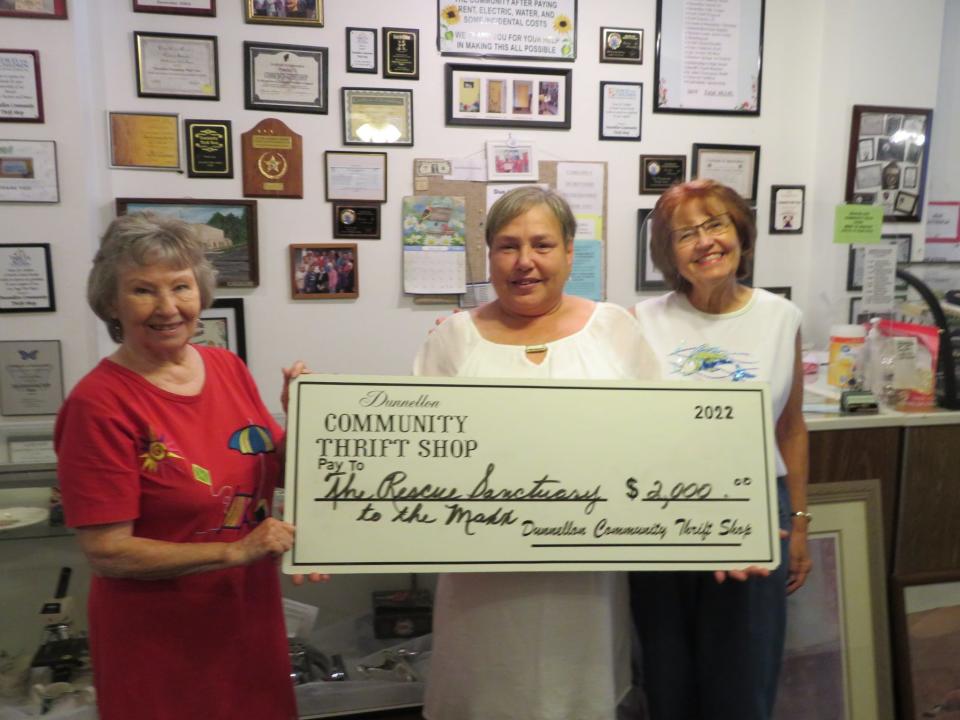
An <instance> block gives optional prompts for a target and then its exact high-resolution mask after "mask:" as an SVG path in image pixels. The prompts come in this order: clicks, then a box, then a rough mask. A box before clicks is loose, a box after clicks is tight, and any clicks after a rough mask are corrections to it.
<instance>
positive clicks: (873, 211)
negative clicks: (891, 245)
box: [833, 205, 883, 245]
mask: <svg viewBox="0 0 960 720" xmlns="http://www.w3.org/2000/svg"><path fill="white" fill-rule="evenodd" d="M882 229H883V207H881V206H880V205H837V211H836V214H835V215H834V218H833V241H834V242H835V243H841V244H847V245H849V244H854V243H856V244H858V245H863V244H867V243H878V242H880V233H881V231H882Z"/></svg>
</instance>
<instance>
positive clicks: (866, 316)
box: [847, 295, 907, 325]
mask: <svg viewBox="0 0 960 720" xmlns="http://www.w3.org/2000/svg"><path fill="white" fill-rule="evenodd" d="M893 299H894V301H895V303H902V302H906V301H907V296H906V295H894V296H893ZM896 315H897V313H896V308H895V307H892V308H890V312H886V313H883V312H864V311H863V296H861V295H854V296H853V297H851V298H850V311H849V313H848V316H847V322H848V323H850V324H851V325H863V324H864V323H867V322H870V318H875V317H884V318H890V319H895V318H896Z"/></svg>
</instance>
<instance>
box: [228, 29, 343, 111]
mask: <svg viewBox="0 0 960 720" xmlns="http://www.w3.org/2000/svg"><path fill="white" fill-rule="evenodd" d="M243 57H244V63H243V82H244V93H243V106H244V107H245V108H246V109H247V110H274V111H278V112H297V113H314V114H319V115H326V114H327V96H328V91H327V73H328V67H327V66H328V64H329V63H328V60H327V48H325V47H312V46H308V45H280V44H277V43H264V42H250V41H246V42H244V43H243Z"/></svg>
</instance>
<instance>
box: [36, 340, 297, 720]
mask: <svg viewBox="0 0 960 720" xmlns="http://www.w3.org/2000/svg"><path fill="white" fill-rule="evenodd" d="M195 347H197V350H198V351H199V352H200V354H201V357H202V359H203V362H204V366H205V369H206V376H205V380H204V386H203V389H202V390H201V392H200V393H199V394H198V395H194V396H182V395H176V394H174V393H170V392H167V391H165V390H161V389H160V388H158V387H156V386H154V385H152V384H150V383H149V382H148V381H147V380H145V379H144V378H143V377H141V376H140V375H138V374H137V373H134V372H132V371H130V370H127V369H126V368H123V367H121V366H120V365H117V364H116V363H114V362H112V361H110V360H103V361H101V362H100V364H99V365H98V366H97V367H96V368H94V370H93V371H92V372H90V374H88V375H87V376H86V377H85V378H83V379H82V380H81V381H80V382H79V383H78V384H77V386H76V387H75V388H74V389H73V391H72V392H71V393H70V396H69V397H68V398H67V401H66V402H65V403H64V405H63V408H62V409H61V410H60V414H59V416H58V417H57V425H56V430H55V439H54V441H55V445H56V450H57V475H58V478H59V482H60V487H61V490H62V492H63V505H64V511H65V515H66V519H67V524H69V525H70V526H72V527H82V526H85V525H103V524H108V523H116V522H125V521H131V522H133V534H134V535H136V536H138V537H147V538H152V539H156V540H164V541H169V542H232V541H235V540H238V539H240V538H242V537H243V536H244V535H246V534H247V533H249V532H250V531H251V530H252V529H253V528H254V527H255V526H256V525H257V523H258V522H259V521H260V520H261V519H262V518H264V517H266V516H268V515H269V514H270V502H271V498H272V495H273V489H274V486H275V485H276V482H277V479H278V477H279V473H280V464H279V458H278V453H277V448H278V447H279V444H280V443H281V442H282V441H283V430H282V429H281V428H280V426H279V425H277V423H276V422H275V421H274V419H273V417H272V416H271V415H270V413H269V412H268V411H267V409H266V408H265V407H264V405H263V401H262V400H261V399H260V395H259V393H258V392H257V389H256V386H255V385H254V382H253V379H252V378H251V377H250V373H249V372H248V370H247V368H246V366H245V365H244V364H243V362H242V361H240V359H239V358H237V357H236V356H235V355H233V354H231V353H229V352H226V351H224V350H219V349H214V348H205V347H199V346H195ZM88 611H89V620H90V645H91V658H92V661H93V667H94V678H95V682H96V686H97V694H98V698H97V704H98V708H99V712H100V717H101V720H130V719H131V718H138V720H148V719H150V720H152V719H155V720H167V719H168V718H169V719H170V720H183V719H184V718H204V720H213V719H215V718H230V719H231V720H234V719H236V718H256V719H257V720H290V719H291V718H295V717H296V703H295V700H294V695H293V686H292V683H291V681H290V676H289V672H290V663H289V655H288V651H287V642H286V636H285V629H284V624H283V612H282V608H281V600H280V587H279V581H278V577H277V570H276V566H275V564H274V562H273V560H272V559H271V558H264V559H262V560H260V561H258V562H256V563H253V564H251V565H247V566H244V567H238V568H230V569H226V570H216V571H211V572H200V573H195V574H193V575H184V576H182V577H178V578H172V579H169V580H149V581H147V580H122V579H115V578H102V577H94V578H93V582H92V584H91V588H90V598H89V607H88Z"/></svg>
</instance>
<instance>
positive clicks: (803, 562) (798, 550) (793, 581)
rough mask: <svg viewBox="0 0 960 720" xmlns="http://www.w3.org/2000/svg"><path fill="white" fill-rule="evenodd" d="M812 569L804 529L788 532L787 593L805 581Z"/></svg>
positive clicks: (799, 586) (794, 590) (795, 589)
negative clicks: (788, 563) (788, 572)
mask: <svg viewBox="0 0 960 720" xmlns="http://www.w3.org/2000/svg"><path fill="white" fill-rule="evenodd" d="M812 569H813V560H811V559H810V551H809V549H808V548H807V531H806V529H804V530H802V531H800V532H797V531H796V530H795V531H794V532H792V533H790V574H789V575H788V576H787V594H788V595H789V594H790V593H792V592H796V591H797V590H799V589H800V588H801V587H803V584H804V583H805V582H806V581H807V576H808V575H810V571H811V570H812Z"/></svg>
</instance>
